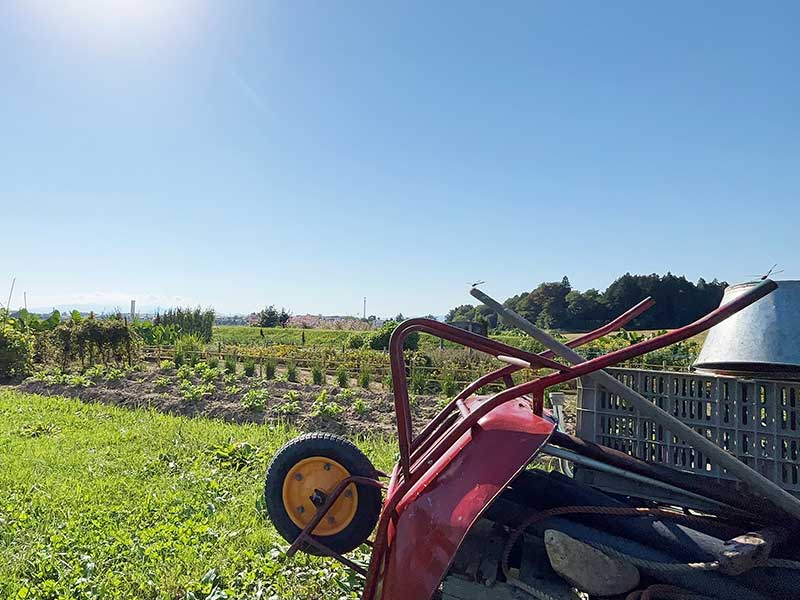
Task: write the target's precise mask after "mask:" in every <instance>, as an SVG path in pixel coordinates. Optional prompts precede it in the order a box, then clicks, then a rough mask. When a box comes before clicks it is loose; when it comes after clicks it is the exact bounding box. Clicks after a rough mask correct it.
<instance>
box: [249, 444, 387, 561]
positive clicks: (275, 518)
mask: <svg viewBox="0 0 800 600" xmlns="http://www.w3.org/2000/svg"><path fill="white" fill-rule="evenodd" d="M350 476H362V477H375V468H374V467H373V466H372V463H371V462H370V461H369V459H368V458H367V457H366V456H365V455H364V454H363V453H362V452H361V450H359V449H358V448H356V446H355V445H353V444H352V443H350V442H349V441H347V440H346V439H344V438H341V437H339V436H336V435H333V434H330V433H308V434H305V435H301V436H300V437H297V438H295V439H293V440H291V441H289V442H288V443H287V444H285V445H284V446H283V447H282V448H281V449H280V450H278V452H277V453H276V454H275V456H274V457H273V459H272V462H271V463H270V465H269V468H268V469H267V477H266V482H265V486H264V500H265V503H266V506H267V512H268V513H269V518H270V520H271V521H272V523H273V525H275V529H277V530H278V533H280V534H281V536H282V537H283V538H284V539H285V540H286V541H288V542H293V541H294V540H295V539H296V538H297V536H298V535H299V534H300V532H301V531H302V530H303V528H304V527H305V526H306V525H308V523H309V522H310V521H311V519H312V518H313V517H314V515H315V514H316V512H317V509H318V508H319V507H320V506H321V505H322V503H323V502H324V501H325V500H326V498H327V494H330V493H331V492H332V491H333V490H334V488H335V487H336V486H337V485H338V484H339V483H340V482H342V481H343V480H344V479H346V478H347V477H350ZM380 511H381V491H380V489H379V488H377V487H372V486H367V485H360V486H357V485H356V484H350V485H349V486H348V487H347V488H346V489H345V490H344V492H343V493H342V494H341V495H340V496H339V498H338V499H337V500H336V502H334V503H333V505H332V506H331V507H330V510H329V511H328V512H327V514H326V515H325V516H324V517H323V519H322V521H320V523H319V525H317V527H316V528H315V529H314V531H313V532H312V534H313V537H314V538H315V539H316V540H317V541H319V542H320V543H322V544H324V545H325V546H327V547H328V548H330V549H331V550H334V551H336V552H339V553H340V554H344V553H345V552H349V551H350V550H353V549H354V548H357V547H358V546H360V545H361V544H362V543H364V542H365V541H366V540H367V538H368V537H369V535H370V533H372V530H373V529H374V528H375V524H376V523H377V522H378V516H379V515H380ZM302 550H303V551H304V552H306V553H308V554H318V555H322V554H324V553H323V552H321V551H320V550H318V549H317V548H315V547H314V546H312V545H311V544H304V545H303V547H302Z"/></svg>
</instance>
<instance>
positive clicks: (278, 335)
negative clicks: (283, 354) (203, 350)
mask: <svg viewBox="0 0 800 600" xmlns="http://www.w3.org/2000/svg"><path fill="white" fill-rule="evenodd" d="M261 331H262V328H260V327H246V326H242V325H219V326H215V327H214V330H213V337H212V340H211V341H212V342H222V343H223V344H256V345H260V344H295V345H299V344H300V343H301V342H302V339H303V334H304V333H305V345H306V346H337V347H338V348H341V347H342V345H344V344H345V343H346V342H347V338H348V337H349V336H350V334H351V333H353V332H352V331H343V330H341V329H300V328H294V327H265V328H263V332H264V337H261Z"/></svg>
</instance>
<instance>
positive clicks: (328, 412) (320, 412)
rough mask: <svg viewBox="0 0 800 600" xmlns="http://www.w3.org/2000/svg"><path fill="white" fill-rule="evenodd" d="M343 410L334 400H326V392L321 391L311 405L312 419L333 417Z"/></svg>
mask: <svg viewBox="0 0 800 600" xmlns="http://www.w3.org/2000/svg"><path fill="white" fill-rule="evenodd" d="M343 410H344V409H343V408H342V407H341V405H339V404H338V403H337V402H336V400H328V390H322V391H321V392H320V393H319V395H318V396H317V397H316V398H315V399H314V403H313V404H312V405H311V416H312V417H323V418H325V417H335V416H336V415H338V414H340V413H341V412H342V411H343Z"/></svg>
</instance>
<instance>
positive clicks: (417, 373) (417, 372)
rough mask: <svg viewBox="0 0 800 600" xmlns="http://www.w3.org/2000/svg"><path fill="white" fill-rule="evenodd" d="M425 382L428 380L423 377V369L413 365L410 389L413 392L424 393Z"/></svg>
mask: <svg viewBox="0 0 800 600" xmlns="http://www.w3.org/2000/svg"><path fill="white" fill-rule="evenodd" d="M427 383H428V382H427V380H426V379H425V371H423V370H422V369H420V368H418V367H414V368H413V369H412V370H411V391H412V392H414V393H415V394H424V393H425V385H426V384H427Z"/></svg>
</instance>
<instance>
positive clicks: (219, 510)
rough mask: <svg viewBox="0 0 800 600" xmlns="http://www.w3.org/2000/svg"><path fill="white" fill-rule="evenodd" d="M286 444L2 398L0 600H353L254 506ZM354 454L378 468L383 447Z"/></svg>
mask: <svg viewBox="0 0 800 600" xmlns="http://www.w3.org/2000/svg"><path fill="white" fill-rule="evenodd" d="M292 435H293V432H292V431H290V430H289V429H288V428H287V427H283V426H272V427H270V426H256V425H231V424H225V423H221V422H215V421H209V420H204V419H185V418H178V417H170V416H165V415H161V414H158V413H154V412H147V411H141V410H123V409H116V408H113V407H108V406H102V405H89V404H83V403H81V402H78V401H73V400H66V399H63V398H50V397H42V396H31V395H24V394H19V393H16V392H13V391H9V390H0V597H2V598H16V599H23V598H53V599H55V598H59V599H69V598H131V599H133V598H137V599H141V598H152V599H165V600H166V599H170V600H174V599H177V598H186V599H189V600H192V599H202V598H205V599H212V600H222V599H230V598H254V599H255V598H264V599H267V598H293V599H295V600H298V599H309V600H310V599H312V598H313V599H343V598H357V597H358V593H357V592H358V583H357V580H356V579H355V578H354V577H353V576H352V575H351V574H349V573H348V572H347V571H345V570H344V569H342V568H340V567H339V565H338V564H336V563H335V562H333V561H326V560H321V559H316V558H310V557H307V556H305V555H300V554H298V555H297V556H296V557H295V558H294V559H293V560H291V561H287V560H286V559H285V558H284V557H283V556H282V549H284V548H285V544H284V542H283V540H282V539H280V538H279V537H278V535H277V533H275V531H274V529H273V528H272V526H271V524H270V523H269V521H268V520H267V519H266V518H265V517H264V516H263V513H262V512H261V511H260V509H259V507H258V506H257V504H258V503H259V502H260V497H261V493H262V485H263V474H264V471H265V469H266V465H267V463H268V461H269V458H270V457H271V455H272V454H273V453H274V452H275V450H276V449H277V448H278V447H279V446H280V445H281V444H283V443H284V442H285V441H286V440H287V439H289V438H290V437H291V436H292ZM356 441H357V443H358V444H359V445H360V446H361V447H362V449H364V450H365V452H367V454H368V455H369V456H370V457H371V458H372V459H373V460H374V461H375V462H376V465H377V466H378V467H379V468H383V469H388V468H390V466H391V463H392V462H393V456H394V446H393V445H392V444H391V443H390V442H388V441H384V440H382V439H377V438H372V439H362V440H356Z"/></svg>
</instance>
